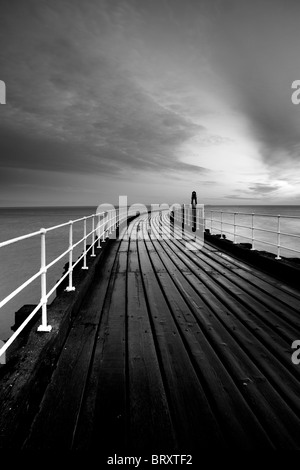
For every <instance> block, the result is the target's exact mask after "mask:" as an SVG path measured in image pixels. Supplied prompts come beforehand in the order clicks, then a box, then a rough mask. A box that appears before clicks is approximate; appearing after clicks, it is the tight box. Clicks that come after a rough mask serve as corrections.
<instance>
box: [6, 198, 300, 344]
mask: <svg viewBox="0 0 300 470" xmlns="http://www.w3.org/2000/svg"><path fill="white" fill-rule="evenodd" d="M95 210H96V207H55V208H19V209H16V208H13V209H12V208H9V209H3V208H0V241H5V240H8V239H11V238H15V237H18V236H21V235H24V234H27V233H30V232H34V231H37V230H39V229H40V228H41V227H45V228H47V227H51V226H53V225H59V224H61V223H64V222H67V221H68V220H74V219H77V218H81V217H83V216H85V215H90V214H92V213H94V212H95ZM210 210H215V211H221V210H222V211H223V212H224V214H223V216H222V218H223V232H224V233H226V236H227V238H229V239H233V227H232V226H231V225H229V224H230V223H233V215H232V214H230V212H238V213H242V212H244V213H250V214H251V213H255V214H269V215H278V214H280V215H281V216H284V215H285V216H297V217H299V219H284V218H283V217H282V220H281V231H282V232H286V233H293V234H295V235H300V206H205V213H206V218H208V221H207V225H206V227H207V228H210V220H211V218H210ZM213 219H214V220H213V228H214V233H220V222H218V221H220V214H219V213H214V215H213ZM236 223H237V224H239V225H245V226H250V225H251V216H249V215H242V214H241V215H237V216H236ZM254 225H255V227H257V228H264V229H268V230H277V219H276V218H273V217H266V216H265V215H264V216H258V215H255V216H254ZM90 229H91V226H89V225H88V231H90ZM225 231H226V232H225ZM237 235H238V237H237V241H238V242H241V241H244V242H247V241H249V242H251V240H248V239H247V238H244V237H251V230H249V229H246V228H242V227H239V228H237ZM82 236H83V224H82V222H81V223H78V224H75V225H74V242H76V241H77V240H79V239H80V238H82ZM255 238H257V239H259V240H260V242H256V243H255V248H257V249H262V250H267V251H271V252H276V248H275V247H272V246H270V245H265V244H263V243H262V242H263V241H265V242H269V243H274V244H276V243H277V239H276V234H275V235H274V234H271V233H268V232H260V231H258V230H256V231H255ZM281 243H282V244H283V245H285V246H287V247H289V248H294V249H299V248H300V239H297V238H290V237H286V236H283V235H282V236H281ZM67 248H68V227H64V228H61V229H58V230H55V231H53V232H49V233H48V234H47V263H49V262H50V261H51V260H53V259H55V258H56V257H57V256H59V255H60V254H61V253H62V252H63V251H65V250H67ZM82 248H83V247H82V246H79V247H78V248H77V249H76V250H75V251H74V259H77V258H78V256H79V255H80V254H81V253H82ZM282 255H283V256H291V257H299V255H298V254H297V253H295V252H293V251H287V250H282ZM67 261H68V259H67V256H66V257H65V258H64V259H62V260H61V261H60V262H59V263H57V264H56V265H54V266H53V267H52V268H51V269H50V270H49V271H48V273H47V287H48V289H49V288H51V287H52V286H53V285H54V284H55V282H56V281H57V280H58V279H59V278H60V277H61V275H62V271H63V266H64V264H65V263H66V262H67ZM0 263H1V264H0V265H1V270H0V300H2V299H3V298H4V297H6V296H7V295H8V294H10V293H11V292H12V291H13V290H14V289H16V288H17V287H19V286H20V285H21V284H22V283H23V282H25V280H27V279H28V278H29V277H30V276H32V275H33V274H34V273H35V272H37V271H38V270H39V269H40V238H39V236H37V237H34V238H31V239H28V240H24V241H22V242H19V243H16V244H13V245H10V246H7V247H3V248H1V249H0ZM39 298H40V281H39V279H38V280H37V281H35V282H34V283H32V284H31V285H30V286H28V287H27V288H26V289H25V290H24V291H22V293H20V294H19V295H18V296H17V297H15V298H14V299H12V300H11V301H10V302H9V303H8V304H6V305H5V306H3V307H2V308H1V309H0V339H7V338H8V337H9V336H10V335H11V334H12V331H11V326H12V325H13V324H14V313H15V312H16V311H17V310H18V309H19V308H20V307H22V305H24V304H28V303H29V304H37V303H38V301H39Z"/></svg>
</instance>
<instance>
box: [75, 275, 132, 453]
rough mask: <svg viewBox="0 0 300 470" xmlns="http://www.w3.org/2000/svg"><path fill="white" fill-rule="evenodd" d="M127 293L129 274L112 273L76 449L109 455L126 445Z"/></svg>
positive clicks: (87, 385) (79, 423) (120, 450)
mask: <svg viewBox="0 0 300 470" xmlns="http://www.w3.org/2000/svg"><path fill="white" fill-rule="evenodd" d="M125 293H126V273H119V272H113V278H112V279H111V281H110V284H109V289H108V292H107V295H106V299H105V303H104V307H103V312H102V317H101V323H100V330H99V334H98V337H97V341H96V345H95V351H94V357H93V362H92V365H91V369H90V373H89V378H88V381H87V384H86V393H85V397H84V402H83V405H82V413H81V416H80V419H79V422H78V426H77V431H76V436H75V440H74V448H75V449H85V450H86V449H91V450H96V449H99V447H100V448H102V449H105V452H107V455H109V453H110V452H113V451H114V449H118V451H119V452H122V450H125V448H126V435H127V433H126V428H127V413H126V372H125V371H126V365H125V357H126V344H125V341H126V333H125V318H126V305H125ZM86 413H87V414H88V416H89V423H87V419H86ZM86 425H87V426H86Z"/></svg>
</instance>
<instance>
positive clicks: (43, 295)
mask: <svg viewBox="0 0 300 470" xmlns="http://www.w3.org/2000/svg"><path fill="white" fill-rule="evenodd" d="M41 303H42V324H41V325H40V326H39V327H38V329H37V330H38V331H46V332H49V331H51V329H52V326H50V325H48V324H47V268H46V230H45V229H44V228H42V229H41Z"/></svg>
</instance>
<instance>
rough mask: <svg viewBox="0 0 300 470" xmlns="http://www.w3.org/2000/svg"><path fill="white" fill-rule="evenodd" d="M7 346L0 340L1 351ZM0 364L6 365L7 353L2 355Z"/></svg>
mask: <svg viewBox="0 0 300 470" xmlns="http://www.w3.org/2000/svg"><path fill="white" fill-rule="evenodd" d="M4 345H5V343H4V341H2V340H1V339H0V349H1V348H2V347H3V346H4ZM0 364H6V352H5V351H4V353H2V354H1V355H0Z"/></svg>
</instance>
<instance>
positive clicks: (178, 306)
mask: <svg viewBox="0 0 300 470" xmlns="http://www.w3.org/2000/svg"><path fill="white" fill-rule="evenodd" d="M150 257H151V259H152V262H153V263H154V266H155V271H156V272H158V279H159V283H160V286H161V288H162V290H163V291H164V293H165V296H166V297H167V299H168V304H169V305H170V307H171V310H172V312H173V318H174V320H175V323H176V325H177V327H178V330H179V331H180V334H181V336H182V337H183V338H184V341H185V343H186V347H187V348H188V349H189V351H190V354H191V356H192V357H193V361H194V368H195V370H196V371H197V374H198V376H199V379H200V381H201V383H202V384H205V391H206V395H207V396H208V397H209V400H210V401H211V402H212V406H213V408H214V410H215V414H216V415H217V416H218V422H219V423H220V424H221V427H222V430H223V433H224V435H225V436H226V439H227V440H228V442H229V443H230V444H229V445H230V446H236V447H237V448H240V449H251V448H258V447H262V448H272V447H273V445H272V442H271V441H270V439H269V438H268V437H267V434H266V432H265V431H264V429H263V428H262V426H261V424H260V423H259V421H258V420H257V418H256V416H255V414H254V413H253V411H252V410H251V409H250V408H249V406H248V404H247V402H246V401H245V400H244V398H243V396H242V394H241V393H240V391H239V389H238V387H237V385H236V384H235V383H234V381H233V379H232V377H231V376H230V374H229V373H228V372H227V370H226V368H225V367H224V366H223V364H222V362H221V360H220V359H219V357H218V356H217V354H216V353H215V351H214V348H213V347H212V346H211V344H210V342H209V341H208V340H207V339H206V337H205V335H204V334H203V331H202V329H201V328H200V326H199V324H198V322H197V321H196V319H195V317H194V316H193V315H192V314H191V310H190V309H189V308H188V305H187V303H186V302H185V300H184V297H182V295H181V293H180V291H179V290H178V289H177V288H176V285H175V286H174V283H173V281H172V279H171V277H170V275H169V273H168V272H167V271H166V269H165V270H164V271H163V270H162V269H161V267H160V265H161V264H162V262H161V260H160V258H159V256H158V254H157V253H156V254H155V253H152V252H151V253H150Z"/></svg>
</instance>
